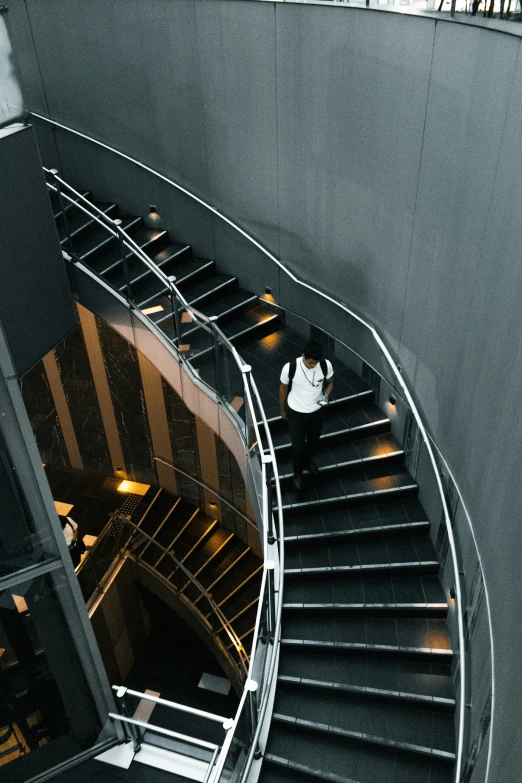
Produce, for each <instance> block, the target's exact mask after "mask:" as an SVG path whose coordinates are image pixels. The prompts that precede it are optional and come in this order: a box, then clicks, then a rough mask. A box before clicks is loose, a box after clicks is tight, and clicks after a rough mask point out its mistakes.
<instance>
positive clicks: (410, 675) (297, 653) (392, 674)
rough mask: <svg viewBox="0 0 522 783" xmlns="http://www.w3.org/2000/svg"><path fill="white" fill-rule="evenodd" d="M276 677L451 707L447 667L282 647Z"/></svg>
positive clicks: (421, 661)
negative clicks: (418, 698)
mask: <svg viewBox="0 0 522 783" xmlns="http://www.w3.org/2000/svg"><path fill="white" fill-rule="evenodd" d="M279 676H280V677H287V678H295V679H296V680H298V681H301V680H302V681H303V682H322V683H332V684H333V683H336V684H337V685H339V686H341V687H342V686H345V687H353V688H359V689H373V690H380V691H387V692H388V693H403V694H412V695H416V696H422V697H424V698H426V699H439V700H442V701H445V702H448V703H450V706H451V705H454V703H455V702H454V699H453V684H452V672H451V666H450V665H449V664H447V663H440V662H438V661H437V662H436V661H433V659H431V660H430V659H428V660H400V659H397V658H386V657H382V658H371V657H367V656H366V655H365V654H364V653H362V655H361V656H357V657H356V656H342V655H336V654H335V651H333V650H331V651H330V650H324V651H317V650H311V649H306V648H298V647H295V648H291V647H286V648H285V647H283V648H282V650H281V655H280V660H279Z"/></svg>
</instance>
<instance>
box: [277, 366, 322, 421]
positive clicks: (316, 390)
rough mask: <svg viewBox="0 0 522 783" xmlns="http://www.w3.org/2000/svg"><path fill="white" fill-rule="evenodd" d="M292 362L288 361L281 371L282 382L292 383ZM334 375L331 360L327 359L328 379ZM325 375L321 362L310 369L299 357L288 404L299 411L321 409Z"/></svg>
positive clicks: (311, 411) (307, 411)
mask: <svg viewBox="0 0 522 783" xmlns="http://www.w3.org/2000/svg"><path fill="white" fill-rule="evenodd" d="M289 373H290V362H287V363H286V364H285V366H284V367H283V371H282V373H281V383H284V384H286V385H288V384H289V383H290V375H289ZM332 377H333V367H332V364H331V362H329V361H328V359H327V360H326V379H327V380H328V381H329V380H330V378H332ZM323 380H324V375H323V371H322V370H321V365H320V363H319V362H317V364H316V365H315V367H314V369H313V370H309V369H308V367H307V366H306V364H305V363H304V362H303V359H302V357H301V356H300V357H299V358H298V359H297V363H296V368H295V375H294V377H293V379H292V388H291V389H290V394H289V395H288V398H287V401H288V406H289V407H290V408H292V410H293V411H297V412H298V413H313V412H314V411H317V410H319V408H320V407H321V406H320V405H319V400H320V399H321V398H322V396H323Z"/></svg>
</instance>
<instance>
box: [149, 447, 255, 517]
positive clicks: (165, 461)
mask: <svg viewBox="0 0 522 783" xmlns="http://www.w3.org/2000/svg"><path fill="white" fill-rule="evenodd" d="M152 459H153V460H154V462H159V463H161V464H162V465H165V466H166V467H167V468H172V470H175V471H176V473H181V475H182V476H185V477H186V478H188V479H190V480H191V481H193V482H194V483H195V484H198V485H199V486H200V487H203V489H205V490H206V491H207V492H210V494H211V495H214V497H216V498H218V499H219V500H220V501H221V502H222V503H225V505H227V506H228V507H229V508H231V509H232V511H233V512H234V514H237V515H238V516H239V517H241V519H244V520H245V522H248V524H249V525H250V526H251V527H253V528H254V529H255V530H257V526H256V525H255V523H254V522H252V520H251V519H249V518H248V517H247V516H245V514H243V513H242V512H241V511H239V510H238V509H237V508H236V507H235V506H233V505H232V503H230V502H229V501H228V500H225V498H224V497H223V496H222V495H220V494H219V492H216V490H215V489H212V487H209V486H208V484H205V483H204V482H203V481H200V480H199V479H197V478H194V476H191V475H190V473H186V472H185V471H184V470H181V468H178V467H177V466H176V465H173V464H172V463H171V462H167V460H166V459H161V457H153V458H152Z"/></svg>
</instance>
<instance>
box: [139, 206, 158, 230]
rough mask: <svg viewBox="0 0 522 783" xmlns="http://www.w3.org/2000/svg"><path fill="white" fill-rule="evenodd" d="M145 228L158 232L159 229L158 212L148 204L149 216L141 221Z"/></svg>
mask: <svg viewBox="0 0 522 783" xmlns="http://www.w3.org/2000/svg"><path fill="white" fill-rule="evenodd" d="M143 222H144V223H145V225H146V227H147V228H152V229H156V230H158V229H159V228H160V224H161V218H160V216H159V215H158V210H157V208H156V205H155V204H150V206H149V214H148V215H147V217H146V218H145V220H144V221H143Z"/></svg>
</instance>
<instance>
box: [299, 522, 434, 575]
mask: <svg viewBox="0 0 522 783" xmlns="http://www.w3.org/2000/svg"><path fill="white" fill-rule="evenodd" d="M423 567H429V569H430V570H431V569H432V567H434V568H435V570H438V560H437V557H436V554H435V549H434V547H433V543H432V541H431V539H430V537H429V536H427V535H424V536H412V535H410V534H409V533H404V534H403V535H395V536H389V537H386V538H384V537H382V538H363V539H362V540H357V539H355V540H353V539H352V540H350V541H346V540H345V541H342V542H337V541H334V542H333V543H332V542H327V543H321V544H316V545H315V546H313V547H311V546H309V544H308V542H307V543H306V544H304V545H301V544H295V545H293V546H292V547H290V548H289V549H288V551H287V552H286V556H285V574H287V575H289V576H290V575H293V574H295V575H302V576H303V577H305V576H307V577H310V576H315V575H322V576H325V577H326V576H329V577H333V576H338V575H342V576H347V575H350V574H351V573H356V574H359V573H361V572H366V571H372V570H375V571H377V572H382V571H387V570H391V571H393V570H394V569H395V570H399V571H400V570H402V569H408V570H416V569H421V570H422V568H423Z"/></svg>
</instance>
